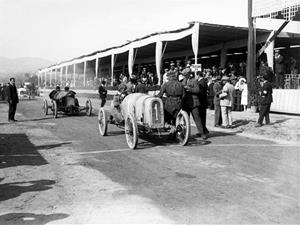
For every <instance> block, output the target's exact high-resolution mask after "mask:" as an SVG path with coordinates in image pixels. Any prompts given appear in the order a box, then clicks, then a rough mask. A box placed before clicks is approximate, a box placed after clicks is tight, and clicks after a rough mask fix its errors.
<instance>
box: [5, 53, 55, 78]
mask: <svg viewBox="0 0 300 225" xmlns="http://www.w3.org/2000/svg"><path fill="white" fill-rule="evenodd" d="M51 64H53V62H52V61H50V60H47V59H42V58H31V57H23V58H15V59H9V58H5V57H0V77H3V76H8V75H14V74H19V73H32V72H36V71H37V70H38V69H40V68H43V67H46V66H49V65H51Z"/></svg>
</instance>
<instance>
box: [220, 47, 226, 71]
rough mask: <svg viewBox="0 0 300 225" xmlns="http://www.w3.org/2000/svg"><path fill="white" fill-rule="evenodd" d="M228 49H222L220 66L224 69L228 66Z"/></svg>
mask: <svg viewBox="0 0 300 225" xmlns="http://www.w3.org/2000/svg"><path fill="white" fill-rule="evenodd" d="M226 53H227V49H226V48H225V47H224V46H223V47H222V49H221V55H220V66H221V67H222V68H225V66H226V61H227V55H226Z"/></svg>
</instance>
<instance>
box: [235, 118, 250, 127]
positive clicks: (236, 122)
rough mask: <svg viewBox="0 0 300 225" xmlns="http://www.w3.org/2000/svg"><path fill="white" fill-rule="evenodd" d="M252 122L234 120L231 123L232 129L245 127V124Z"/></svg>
mask: <svg viewBox="0 0 300 225" xmlns="http://www.w3.org/2000/svg"><path fill="white" fill-rule="evenodd" d="M252 121H253V120H236V121H233V122H232V126H233V128H237V127H240V126H245V125H247V124H249V123H250V122H252Z"/></svg>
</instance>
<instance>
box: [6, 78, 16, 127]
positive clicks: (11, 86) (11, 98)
mask: <svg viewBox="0 0 300 225" xmlns="http://www.w3.org/2000/svg"><path fill="white" fill-rule="evenodd" d="M15 82H16V80H15V78H14V77H12V78H10V79H9V83H8V86H7V88H6V96H7V102H8V105H9V109H8V122H16V121H17V120H16V119H15V113H16V109H17V104H18V103H19V97H18V91H17V88H16V85H15Z"/></svg>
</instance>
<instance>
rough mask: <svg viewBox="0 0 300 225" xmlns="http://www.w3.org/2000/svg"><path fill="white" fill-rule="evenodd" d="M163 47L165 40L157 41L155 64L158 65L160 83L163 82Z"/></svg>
mask: <svg viewBox="0 0 300 225" xmlns="http://www.w3.org/2000/svg"><path fill="white" fill-rule="evenodd" d="M162 47H163V42H162V41H157V42H156V48H155V65H156V74H157V77H158V84H161V73H160V71H161V59H162Z"/></svg>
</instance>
